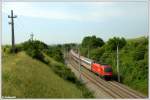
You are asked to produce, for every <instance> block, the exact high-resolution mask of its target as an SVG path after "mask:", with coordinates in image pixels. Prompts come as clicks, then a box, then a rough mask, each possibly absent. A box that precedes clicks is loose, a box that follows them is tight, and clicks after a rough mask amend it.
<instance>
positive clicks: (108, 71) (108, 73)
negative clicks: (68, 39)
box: [70, 50, 112, 80]
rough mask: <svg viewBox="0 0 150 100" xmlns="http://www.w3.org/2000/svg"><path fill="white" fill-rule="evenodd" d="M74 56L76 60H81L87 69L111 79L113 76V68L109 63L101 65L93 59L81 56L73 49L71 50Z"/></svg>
mask: <svg viewBox="0 0 150 100" xmlns="http://www.w3.org/2000/svg"><path fill="white" fill-rule="evenodd" d="M70 53H71V56H72V58H73V59H74V60H75V61H77V62H78V61H79V60H80V61H81V65H82V66H84V67H85V68H86V69H88V70H90V71H92V72H94V73H96V74H98V75H100V76H101V77H103V78H104V79H106V80H107V79H111V77H112V68H111V66H109V65H101V64H98V63H96V62H94V61H93V60H91V59H88V58H85V57H83V56H79V55H78V54H76V53H75V52H74V51H73V50H71V51H70Z"/></svg>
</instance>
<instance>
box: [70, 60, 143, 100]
mask: <svg viewBox="0 0 150 100" xmlns="http://www.w3.org/2000/svg"><path fill="white" fill-rule="evenodd" d="M69 63H70V64H71V65H72V66H73V67H74V68H75V69H76V70H77V71H79V69H78V67H75V66H78V64H77V63H76V62H75V61H72V60H69ZM81 74H82V75H83V76H84V77H86V78H87V79H89V80H90V81H91V82H92V83H94V84H95V85H97V86H98V87H99V88H101V89H102V90H104V91H105V92H106V93H107V94H109V95H110V96H111V97H113V98H146V97H145V96H143V95H141V94H139V93H137V92H136V91H134V90H132V89H130V88H128V87H126V86H124V85H122V84H120V83H118V82H116V81H105V80H103V79H101V78H100V77H99V76H97V75H95V74H94V73H92V72H91V71H89V70H88V69H86V68H84V67H83V68H82V73H81Z"/></svg>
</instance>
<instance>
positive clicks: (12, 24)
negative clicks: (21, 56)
mask: <svg viewBox="0 0 150 100" xmlns="http://www.w3.org/2000/svg"><path fill="white" fill-rule="evenodd" d="M8 18H11V22H9V24H10V25H11V31H12V50H13V52H15V35H14V18H17V16H16V15H13V10H11V15H8Z"/></svg>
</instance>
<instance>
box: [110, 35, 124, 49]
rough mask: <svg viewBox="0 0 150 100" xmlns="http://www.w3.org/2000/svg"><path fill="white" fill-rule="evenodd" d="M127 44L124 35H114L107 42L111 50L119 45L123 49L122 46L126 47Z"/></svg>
mask: <svg viewBox="0 0 150 100" xmlns="http://www.w3.org/2000/svg"><path fill="white" fill-rule="evenodd" d="M125 44H126V40H125V39H124V38H123V37H122V38H119V37H114V38H111V39H109V40H108V42H107V48H109V50H116V49H117V48H116V47H117V45H118V47H119V49H121V48H122V47H124V46H125Z"/></svg>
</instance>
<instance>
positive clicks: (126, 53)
mask: <svg viewBox="0 0 150 100" xmlns="http://www.w3.org/2000/svg"><path fill="white" fill-rule="evenodd" d="M86 39H87V40H88V39H89V37H86ZM87 40H86V41H87ZM83 42H85V40H84V41H83ZM88 42H91V41H88ZM82 44H84V43H82ZM88 44H90V43H88ZM118 44H119V45H118ZM84 45H85V44H84ZM86 45H87V44H86ZM117 45H118V46H119V70H120V75H121V82H122V83H124V84H126V85H128V86H130V87H131V88H134V89H136V90H138V91H141V92H142V93H144V94H146V95H147V94H148V87H147V86H148V82H147V81H148V37H141V38H137V39H130V40H125V39H124V38H118V37H114V38H111V39H109V40H108V41H107V42H106V43H105V44H104V45H103V46H102V47H98V48H90V52H89V53H90V58H91V59H93V60H96V61H97V62H98V63H100V64H108V65H110V66H112V69H113V79H114V80H116V81H117V67H116V61H117V57H116V47H117ZM81 53H82V55H84V56H86V57H87V53H88V51H87V48H85V47H81Z"/></svg>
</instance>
